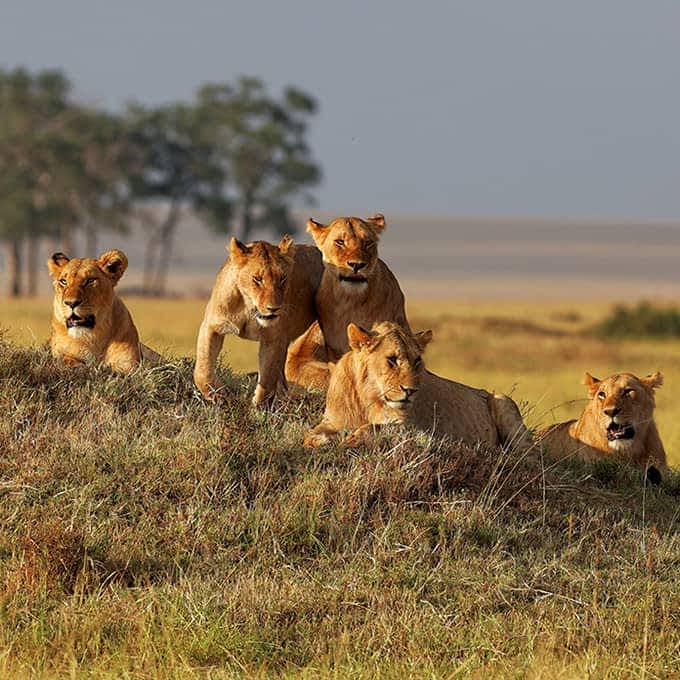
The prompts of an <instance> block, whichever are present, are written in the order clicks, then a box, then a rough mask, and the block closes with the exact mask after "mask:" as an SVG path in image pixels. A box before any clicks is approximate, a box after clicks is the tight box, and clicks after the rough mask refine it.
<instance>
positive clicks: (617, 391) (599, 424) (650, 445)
mask: <svg viewBox="0 0 680 680" xmlns="http://www.w3.org/2000/svg"><path fill="white" fill-rule="evenodd" d="M584 383H585V385H586V387H587V390H588V397H589V401H588V403H587V404H586V407H585V409H584V410H583V413H582V414H581V415H580V416H579V418H578V420H570V421H567V422H564V423H558V424H556V425H552V426H551V427H549V428H546V429H545V430H543V431H542V432H541V433H540V434H539V438H540V441H541V446H542V447H543V449H544V450H545V451H547V452H548V453H550V454H552V455H553V456H555V457H562V456H571V455H573V456H577V457H578V458H581V459H583V460H597V459H603V458H609V459H619V460H625V461H627V462H629V463H632V464H633V465H636V466H638V467H640V468H643V469H644V468H646V467H647V466H648V465H649V464H653V465H655V466H656V467H657V468H658V469H659V471H660V472H661V471H665V470H666V469H667V464H666V452H665V450H664V447H663V443H662V442H661V437H660V436H659V431H658V429H657V427H656V423H655V422H654V408H655V406H656V402H655V399H654V390H655V389H656V388H657V387H659V386H661V385H662V384H663V376H662V375H661V373H658V372H657V373H653V374H652V375H648V376H647V377H646V378H638V377H637V376H635V375H633V374H632V373H615V374H614V375H611V376H610V377H608V378H606V379H605V380H598V379H597V378H594V377H593V376H592V375H590V373H586V374H585V378H584ZM612 421H615V422H616V423H618V424H619V425H620V426H621V427H625V426H631V427H632V428H633V429H634V436H633V437H632V438H629V439H620V440H615V441H610V440H609V438H608V435H607V433H608V428H609V427H611V426H612Z"/></svg>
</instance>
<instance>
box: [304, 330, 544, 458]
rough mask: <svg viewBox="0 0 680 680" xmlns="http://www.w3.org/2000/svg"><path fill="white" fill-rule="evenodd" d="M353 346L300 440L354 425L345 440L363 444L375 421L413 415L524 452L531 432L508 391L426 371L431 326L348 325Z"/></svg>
mask: <svg viewBox="0 0 680 680" xmlns="http://www.w3.org/2000/svg"><path fill="white" fill-rule="evenodd" d="M347 338H348V342H349V345H350V347H351V351H349V352H348V353H347V354H345V355H344V356H343V357H342V358H341V359H340V360H339V361H338V362H337V364H335V366H333V368H332V369H331V376H330V384H329V387H328V394H327V396H326V410H325V412H324V415H323V418H322V420H321V422H320V423H319V424H318V425H317V426H316V427H315V428H314V429H313V430H311V431H309V432H308V433H307V435H306V436H305V439H304V443H305V446H308V447H317V446H322V445H324V444H326V443H328V442H329V441H330V439H331V438H332V437H334V436H337V435H338V434H339V432H340V431H341V430H344V429H348V428H349V429H352V430H353V432H352V433H351V434H349V435H348V436H347V437H345V439H344V440H343V442H342V445H343V446H356V445H357V444H359V443H361V442H362V440H363V439H364V437H365V436H366V435H368V434H369V433H370V432H371V431H372V430H373V428H374V426H376V425H383V424H388V423H403V422H411V423H413V424H414V425H415V426H416V427H418V428H419V429H421V430H425V431H427V432H431V433H433V434H438V435H449V436H451V437H454V438H456V439H462V440H464V441H465V442H466V443H468V444H470V445H474V444H475V443H477V442H484V443H486V444H490V445H492V446H496V445H499V444H501V445H504V446H507V447H513V448H515V449H517V450H520V451H525V450H526V449H527V448H528V447H529V446H530V445H531V436H530V434H529V432H528V430H527V428H526V426H525V425H524V422H523V421H522V416H521V415H520V413H519V409H518V408H517V405H516V404H515V402H514V401H513V400H512V399H511V398H510V397H508V396H505V395H497V394H493V393H490V392H487V391H486V390H481V389H476V388H474V387H468V386H467V385H462V384H460V383H457V382H454V381H452V380H447V379H446V378H440V377H439V376H437V375H434V374H433V373H430V372H429V371H426V370H425V367H424V365H423V360H422V354H423V351H424V350H425V347H426V346H427V344H428V343H429V342H430V340H431V339H432V332H431V331H423V332H421V333H416V334H415V335H413V334H411V332H410V331H406V330H405V329H403V328H402V327H401V326H399V324H396V323H394V322H385V323H381V324H378V325H377V326H375V327H374V329H373V331H372V332H369V331H366V330H363V329H362V328H360V327H359V326H357V325H355V324H349V326H348V327H347Z"/></svg>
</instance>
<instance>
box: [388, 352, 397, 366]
mask: <svg viewBox="0 0 680 680" xmlns="http://www.w3.org/2000/svg"><path fill="white" fill-rule="evenodd" d="M387 364H388V366H390V367H391V368H396V367H397V356H396V354H393V355H392V356H389V357H387Z"/></svg>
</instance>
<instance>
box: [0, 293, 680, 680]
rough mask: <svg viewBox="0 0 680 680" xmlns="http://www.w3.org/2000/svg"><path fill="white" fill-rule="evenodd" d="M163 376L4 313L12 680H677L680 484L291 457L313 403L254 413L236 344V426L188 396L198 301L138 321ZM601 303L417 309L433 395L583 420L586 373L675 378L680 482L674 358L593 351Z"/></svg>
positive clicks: (671, 386) (45, 308) (32, 309)
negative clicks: (55, 353)
mask: <svg viewBox="0 0 680 680" xmlns="http://www.w3.org/2000/svg"><path fill="white" fill-rule="evenodd" d="M126 303H127V304H128V306H129V308H130V310H131V312H132V314H133V317H134V318H135V321H136V323H137V326H138V328H139V331H140V336H141V338H142V340H143V341H144V342H145V343H146V344H148V345H150V346H152V347H153V348H154V349H156V350H158V351H160V352H161V353H163V354H164V356H165V357H166V359H167V362H166V363H165V364H163V365H161V366H158V367H143V368H141V369H140V370H138V371H137V372H136V373H134V374H132V375H130V376H126V377H121V376H116V375H113V374H112V373H110V372H109V371H108V370H107V369H105V368H88V369H77V370H68V369H66V368H64V367H63V366H60V365H59V364H57V363H55V362H53V361H52V359H51V358H50V357H49V353H48V352H47V351H46V349H45V346H44V342H45V340H46V338H47V334H48V325H49V313H50V311H49V310H50V301H49V300H48V299H36V300H32V301H28V302H27V301H25V300H22V301H19V302H11V301H7V300H3V301H2V303H1V307H0V327H2V329H3V336H2V343H0V408H1V409H2V412H3V413H4V416H3V417H2V418H1V419H0V451H1V453H2V455H1V456H0V527H1V531H0V580H1V583H2V587H1V589H0V674H2V676H4V677H28V676H31V677H34V676H39V677H57V676H59V677H61V676H64V675H71V676H74V677H75V676H81V675H93V676H97V677H101V676H106V677H151V678H155V677H163V678H167V677H178V678H180V677H181V678H185V677H240V676H244V675H247V676H270V675H279V676H284V677H292V676H295V677H342V678H345V677H371V678H373V677H394V678H397V677H480V678H481V677H527V678H580V677H591V678H628V677H650V678H653V677H658V678H667V677H673V676H675V677H677V673H678V668H680V636H679V634H678V628H679V624H680V585H679V583H680V580H679V579H678V571H679V567H680V536H679V533H678V530H679V514H680V513H679V510H678V509H679V507H680V506H679V504H678V499H679V498H680V476H679V475H678V473H676V472H672V473H671V474H670V475H669V477H668V478H667V479H666V480H665V481H664V482H663V484H662V485H660V486H658V487H657V486H649V485H645V484H644V483H643V480H642V477H641V474H640V473H639V472H636V471H632V470H628V469H626V468H624V467H621V466H616V465H611V464H605V463H602V464H596V465H585V464H582V463H578V462H577V461H570V460H567V461H561V462H558V463H555V462H552V461H548V460H542V459H541V456H540V455H538V454H535V455H533V456H529V457H527V458H524V459H520V458H518V457H517V456H515V455H514V454H513V452H510V453H508V454H500V453H499V452H497V451H489V450H484V449H482V448H479V449H474V450H473V449H470V448H467V447H465V446H463V445H461V444H459V443H455V442H448V441H444V442H441V441H436V440H433V439H431V438H430V437H429V436H427V435H426V434H424V433H417V432H413V431H409V430H394V431H390V430H388V431H387V432H385V433H381V434H380V435H379V436H377V437H376V440H375V443H374V444H373V445H372V446H370V447H368V448H362V449H356V450H350V451H342V450H340V449H339V448H333V447H331V448H329V449H326V450H322V451H315V452H310V451H307V450H305V449H303V448H302V444H301V442H302V436H303V433H304V432H305V430H306V429H308V428H309V427H311V426H312V425H314V424H316V422H318V420H319V418H320V416H321V412H322V410H323V399H322V397H321V396H320V395H318V394H306V395H301V394H295V395H293V396H292V397H291V398H290V399H289V400H281V401H280V402H279V403H278V405H277V406H276V407H275V408H274V409H273V410H272V411H271V412H255V411H253V410H251V408H250V406H249V395H250V391H251V390H252V388H253V377H252V375H249V373H251V372H252V371H254V370H256V365H257V362H256V356H257V346H256V345H255V343H249V342H246V341H242V340H238V339H236V338H227V341H226V343H225V349H224V351H223V353H222V368H221V372H222V377H223V379H224V381H225V382H226V383H227V385H228V386H229V395H228V396H227V398H226V400H225V403H223V404H221V405H219V406H217V405H209V404H206V403H205V402H204V401H202V400H201V399H200V398H199V396H198V395H197V393H196V391H195V390H194V388H193V385H192V381H191V375H192V368H193V365H192V356H193V352H194V342H195V335H196V331H197V329H198V325H199V323H200V320H201V317H202V313H203V308H204V301H203V300H198V299H195V300H194V299H179V300H144V299H136V298H130V299H126ZM611 310H612V304H611V303H610V302H592V301H591V302H578V301H576V300H574V301H560V302H548V301H537V302H532V301H527V302H517V301H507V300H504V301H498V302H488V301H474V302H465V301H462V300H444V299H441V300H429V301H426V300H413V299H409V304H408V314H409V320H410V322H411V325H412V327H413V328H414V330H421V329H425V328H430V329H432V330H433V332H434V341H433V343H432V344H431V345H430V346H429V347H428V349H427V352H426V354H425V359H426V365H427V366H428V368H429V369H430V370H432V371H434V372H435V373H438V374H440V375H443V376H446V377H450V378H453V379H456V380H459V381H461V382H465V383H467V384H471V385H475V386H479V387H485V388H487V389H493V390H496V391H502V392H506V393H510V394H512V396H513V397H514V399H515V400H516V401H517V402H518V403H519V404H520V406H521V409H522V411H523V414H524V415H525V418H526V421H527V423H528V425H529V426H530V427H531V428H535V429H539V428H540V427H542V426H544V425H548V424H551V423H553V422H556V421H561V420H564V419H567V418H570V417H576V415H577V414H578V413H579V412H580V410H581V409H582V408H583V405H584V403H585V388H584V387H583V385H581V379H582V377H583V373H584V371H586V370H587V371H590V372H591V373H592V374H594V375H596V376H598V377H600V378H602V377H606V376H607V375H609V374H611V373H613V372H615V371H621V370H626V371H630V372H633V373H636V374H638V375H640V374H642V375H646V374H648V373H651V372H653V371H655V370H661V371H662V372H663V373H664V376H665V383H664V385H663V386H662V387H661V388H660V389H659V390H658V392H657V410H656V419H657V423H658V426H659V430H660V433H661V436H662V438H663V440H664V443H665V445H666V451H667V453H668V456H669V462H670V464H671V465H672V466H674V467H676V468H677V467H680V418H679V417H678V414H679V413H680V411H678V407H677V403H678V402H679V401H680V342H679V341H678V340H672V339H671V340H660V339H652V338H647V337H635V338H633V339H630V338H621V337H619V336H617V337H613V338H612V337H606V336H602V335H601V334H598V333H596V332H594V330H593V329H594V327H595V325H596V324H597V322H598V321H599V320H601V319H602V318H604V317H606V316H608V315H609V314H610V313H611Z"/></svg>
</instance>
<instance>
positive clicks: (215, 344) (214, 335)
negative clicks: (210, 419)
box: [194, 319, 224, 400]
mask: <svg viewBox="0 0 680 680" xmlns="http://www.w3.org/2000/svg"><path fill="white" fill-rule="evenodd" d="M223 344H224V335H223V334H222V333H218V332H217V331H216V330H215V329H214V328H213V327H212V325H211V324H209V323H208V322H207V321H206V320H205V319H204V320H203V323H201V328H200V330H199V331H198V339H197V341H196V365H195V367H194V382H195V383H196V387H198V389H199V390H200V391H201V393H202V394H203V396H204V397H205V398H206V399H210V400H214V399H216V398H217V397H218V396H219V393H220V390H222V389H223V385H222V383H221V381H220V380H219V379H218V378H217V375H216V374H215V367H216V365H217V358H218V357H219V355H220V352H221V351H222V345H223Z"/></svg>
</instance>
